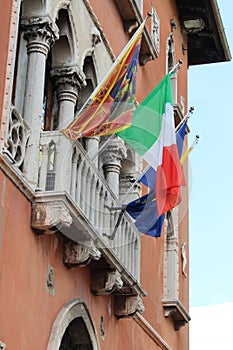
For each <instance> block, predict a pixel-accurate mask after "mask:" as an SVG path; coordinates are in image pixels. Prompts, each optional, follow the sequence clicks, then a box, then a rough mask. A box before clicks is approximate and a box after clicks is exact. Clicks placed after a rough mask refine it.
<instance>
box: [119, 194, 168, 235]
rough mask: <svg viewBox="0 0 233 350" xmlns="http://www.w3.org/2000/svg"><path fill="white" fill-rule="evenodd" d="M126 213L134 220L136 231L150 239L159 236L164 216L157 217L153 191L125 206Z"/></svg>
mask: <svg viewBox="0 0 233 350" xmlns="http://www.w3.org/2000/svg"><path fill="white" fill-rule="evenodd" d="M126 211H127V213H128V214H129V215H130V216H132V218H134V219H135V220H136V221H135V223H134V224H135V226H136V227H137V229H138V231H140V232H142V233H145V234H146V235H148V236H152V237H160V236H161V232H162V227H163V222H164V214H163V215H161V216H160V217H158V210H157V205H156V200H155V192H154V191H151V192H150V193H148V194H146V195H145V196H143V197H141V198H139V199H136V200H135V201H133V202H130V203H129V204H127V206H126Z"/></svg>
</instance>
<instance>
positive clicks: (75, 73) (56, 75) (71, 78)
mask: <svg viewBox="0 0 233 350" xmlns="http://www.w3.org/2000/svg"><path fill="white" fill-rule="evenodd" d="M50 74H51V77H52V78H53V80H54V82H55V89H56V91H57V97H58V101H59V102H61V101H64V100H65V101H67V100H68V101H71V102H73V103H76V100H77V97H78V92H79V91H80V89H81V88H82V86H85V75H84V73H83V72H82V71H81V70H80V68H79V66H77V65H76V66H70V67H57V68H54V69H53V70H51V72H50Z"/></svg>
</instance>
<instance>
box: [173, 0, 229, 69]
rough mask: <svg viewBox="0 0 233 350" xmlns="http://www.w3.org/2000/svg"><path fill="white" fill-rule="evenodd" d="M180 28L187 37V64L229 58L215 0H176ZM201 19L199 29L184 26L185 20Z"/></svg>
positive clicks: (226, 59) (222, 60)
mask: <svg viewBox="0 0 233 350" xmlns="http://www.w3.org/2000/svg"><path fill="white" fill-rule="evenodd" d="M176 4H177V8H178V12H179V17H180V23H181V28H182V30H183V31H184V32H185V33H186V34H187V37H188V64H189V66H191V65H199V64H208V63H217V62H226V61H230V60H231V54H230V50H229V46H228V43H227V39H226V35H225V31H224V28H223V23H222V20H221V16H220V13H219V9H218V5H217V2H216V0H193V1H189V2H187V1H186V0H176ZM198 19H201V21H203V23H204V26H203V28H200V29H194V30H190V29H187V28H185V21H190V20H198Z"/></svg>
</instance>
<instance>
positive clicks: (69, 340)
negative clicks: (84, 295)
mask: <svg viewBox="0 0 233 350" xmlns="http://www.w3.org/2000/svg"><path fill="white" fill-rule="evenodd" d="M76 349H80V350H99V349H100V348H99V344H98V340H97V334H96V331H95V328H94V324H93V322H92V319H91V317H90V314H89V311H88V309H87V307H86V305H85V303H84V302H83V301H81V300H78V299H75V300H72V301H71V302H69V303H68V304H67V305H65V306H64V307H63V308H62V309H61V310H60V312H59V314H58V315H57V318H56V320H55V322H54V324H53V328H52V332H51V335H50V339H49V343H48V347H47V350H76Z"/></svg>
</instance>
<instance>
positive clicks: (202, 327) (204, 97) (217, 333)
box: [189, 0, 233, 350]
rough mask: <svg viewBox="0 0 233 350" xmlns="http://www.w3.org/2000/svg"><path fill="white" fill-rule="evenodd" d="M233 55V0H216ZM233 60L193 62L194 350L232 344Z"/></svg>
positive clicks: (191, 231)
mask: <svg viewBox="0 0 233 350" xmlns="http://www.w3.org/2000/svg"><path fill="white" fill-rule="evenodd" d="M218 6H219V9H220V14H221V17H222V20H223V25H224V28H225V33H226V36H227V40H228V44H229V46H230V50H231V54H232V56H233V24H232V13H233V2H232V1H230V0H218ZM232 84H233V62H232V61H231V62H226V63H217V64H210V65H202V66H195V67H190V68H189V107H190V106H194V107H195V111H194V113H193V115H192V116H191V118H190V120H189V127H190V130H191V132H190V135H189V143H192V141H193V139H194V137H195V135H196V134H199V135H200V141H199V144H198V145H197V146H196V148H195V149H194V150H193V152H192V153H191V154H190V156H189V158H190V159H189V162H190V167H191V178H192V190H191V196H190V203H189V209H190V305H191V309H190V315H191V318H192V320H191V322H190V350H202V349H207V350H208V349H211V350H215V349H220V348H221V349H229V348H232V344H233V335H232V330H231V329H228V328H227V327H228V326H227V322H228V324H231V323H232V322H231V320H230V319H229V315H232V311H233V276H232V270H233V225H232V223H231V219H233V184H232V182H233V152H232V151H233V110H232V101H233V88H232Z"/></svg>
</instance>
